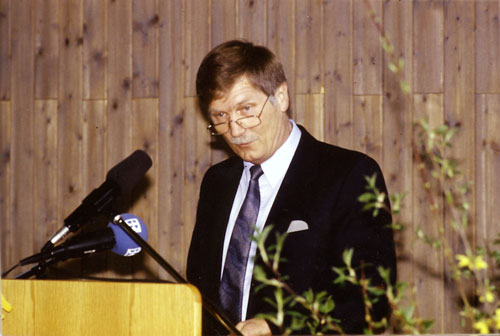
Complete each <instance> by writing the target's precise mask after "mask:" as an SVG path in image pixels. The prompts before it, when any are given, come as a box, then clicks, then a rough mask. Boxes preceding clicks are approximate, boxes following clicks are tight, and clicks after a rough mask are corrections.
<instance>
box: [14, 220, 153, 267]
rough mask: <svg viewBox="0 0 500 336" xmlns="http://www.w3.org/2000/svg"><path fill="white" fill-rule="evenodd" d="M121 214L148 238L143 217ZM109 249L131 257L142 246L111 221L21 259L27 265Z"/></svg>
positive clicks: (133, 227)
mask: <svg viewBox="0 0 500 336" xmlns="http://www.w3.org/2000/svg"><path fill="white" fill-rule="evenodd" d="M121 216H122V218H123V219H124V221H125V223H127V225H128V226H130V227H131V228H132V230H134V231H135V232H136V233H137V234H139V235H140V236H141V238H142V239H144V240H147V239H148V229H147V228H146V225H144V222H143V221H142V219H140V218H139V217H137V216H134V215H131V214H128V213H125V214H121ZM109 249H111V251H112V252H114V253H116V254H118V255H121V256H124V257H131V256H133V255H136V254H137V253H139V252H140V251H141V247H140V246H139V245H138V244H137V243H136V242H135V241H134V240H133V239H131V238H130V237H129V236H128V235H127V233H126V232H125V231H123V229H122V228H121V227H120V226H119V225H115V224H113V223H109V224H108V227H107V228H106V229H104V230H98V231H94V232H89V233H86V234H82V235H76V236H74V237H72V238H70V239H68V240H67V241H65V242H64V243H63V244H61V245H58V246H56V247H55V248H54V249H52V250H51V251H48V252H41V253H37V254H34V255H32V256H31V257H28V258H25V259H23V260H21V261H20V264H21V265H27V264H32V263H36V262H40V261H43V260H48V259H56V260H66V259H69V258H81V257H85V256H88V255H91V254H94V253H97V252H101V251H106V250H109Z"/></svg>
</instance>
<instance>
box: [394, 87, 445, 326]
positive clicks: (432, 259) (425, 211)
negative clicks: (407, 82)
mask: <svg viewBox="0 0 500 336" xmlns="http://www.w3.org/2000/svg"><path fill="white" fill-rule="evenodd" d="M413 106H414V108H413V111H414V118H415V119H423V120H425V121H427V123H428V124H429V127H430V128H431V129H435V128H436V127H438V126H440V125H442V124H443V123H444V106H443V95H442V94H432V93H431V94H416V95H415V97H414V101H413ZM415 140H417V139H415ZM412 168H413V176H414V179H413V188H412V189H413V192H412V193H411V194H410V195H407V196H406V201H405V202H404V204H405V209H404V212H406V210H407V207H412V208H413V211H412V214H413V218H411V219H410V220H411V221H410V222H409V223H408V222H407V223H404V224H406V225H408V224H410V227H407V228H406V230H405V232H402V235H403V236H404V239H403V240H402V242H404V243H405V244H403V245H399V246H398V247H399V250H400V251H401V254H400V257H401V259H402V262H400V263H399V265H398V267H399V269H401V265H405V266H403V267H407V266H406V265H407V264H408V263H409V266H411V267H412V268H411V273H409V272H408V270H406V269H405V273H404V274H401V272H400V279H404V278H411V279H413V281H414V285H415V287H416V290H417V292H416V300H417V305H418V309H419V312H420V314H421V316H422V317H423V318H425V319H434V320H435V322H434V327H433V329H432V331H433V332H435V333H444V332H446V331H447V330H448V329H447V328H445V327H446V323H445V321H444V320H443V318H442V317H443V316H444V309H445V307H444V297H443V293H444V287H445V283H444V272H443V267H444V256H443V252H442V251H441V250H439V249H432V248H431V247H430V246H429V245H427V244H425V243H423V242H422V240H417V237H416V235H415V232H416V231H417V230H419V229H420V230H422V232H424V233H425V234H427V235H428V236H430V237H437V236H438V224H442V223H443V221H444V212H443V210H442V209H443V208H442V206H443V199H442V198H441V197H437V198H436V199H435V200H436V202H437V204H438V205H439V209H441V210H440V211H439V212H435V211H432V209H431V204H430V203H429V199H428V197H427V190H426V189H425V188H424V184H423V181H422V179H421V177H420V173H419V171H418V166H417V165H416V164H415V165H414V166H413V167H412ZM431 186H432V187H433V188H435V187H436V186H435V183H431ZM406 231H409V232H406ZM398 235H399V234H398Z"/></svg>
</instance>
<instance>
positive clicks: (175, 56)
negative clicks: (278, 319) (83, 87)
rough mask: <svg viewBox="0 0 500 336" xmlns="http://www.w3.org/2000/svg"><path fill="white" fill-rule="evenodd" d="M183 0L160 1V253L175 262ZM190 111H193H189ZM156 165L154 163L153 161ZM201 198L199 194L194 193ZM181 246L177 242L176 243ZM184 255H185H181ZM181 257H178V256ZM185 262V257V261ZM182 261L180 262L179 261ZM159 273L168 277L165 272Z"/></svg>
mask: <svg viewBox="0 0 500 336" xmlns="http://www.w3.org/2000/svg"><path fill="white" fill-rule="evenodd" d="M184 10H185V5H184V3H183V2H181V1H165V2H163V1H162V2H160V18H161V20H162V21H161V24H160V43H159V45H160V67H159V70H160V93H159V111H160V113H159V117H158V120H159V137H158V153H159V158H158V162H157V163H156V164H157V165H158V168H159V177H158V191H159V195H158V221H159V223H158V224H159V237H158V240H159V242H160V247H159V249H158V250H159V251H158V252H159V253H161V254H162V256H163V257H164V258H166V259H167V260H168V261H172V260H173V257H174V255H175V254H176V253H177V252H176V250H175V248H174V247H175V246H176V245H175V244H178V241H179V237H182V236H181V235H180V234H179V233H182V232H183V226H184V220H183V214H184V210H183V209H184V205H183V200H184V198H183V197H180V195H182V194H183V188H184V155H183V142H184V127H183V123H184V115H185V110H184V104H183V99H184V82H185V76H186V75H185V71H184V44H185V41H184V39H183V32H184V18H183V16H182V15H181V14H182V13H183V12H184ZM190 112H191V111H190ZM153 164H155V163H153ZM192 196H193V197H196V198H197V197H198V196H197V195H192ZM177 246H178V245H177ZM180 258H182V257H180ZM177 260H178V259H177ZM183 261H184V262H185V259H184V260H183ZM177 262H179V261H177ZM160 275H161V276H162V277H164V278H168V276H167V275H166V274H165V271H160Z"/></svg>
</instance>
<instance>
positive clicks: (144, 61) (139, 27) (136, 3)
mask: <svg viewBox="0 0 500 336" xmlns="http://www.w3.org/2000/svg"><path fill="white" fill-rule="evenodd" d="M132 6H133V10H132V13H133V19H132V20H133V23H132V24H133V33H132V50H133V53H132V58H133V67H134V68H133V76H134V77H133V78H134V80H133V90H134V91H133V96H134V97H137V98H148V97H158V22H159V21H160V17H159V15H158V1H157V0H147V1H144V0H133V3H132Z"/></svg>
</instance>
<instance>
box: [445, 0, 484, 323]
mask: <svg viewBox="0 0 500 336" xmlns="http://www.w3.org/2000/svg"><path fill="white" fill-rule="evenodd" d="M444 7H445V8H444V9H445V17H444V27H445V28H444V34H445V37H444V39H445V43H444V59H445V60H446V62H445V64H444V69H445V70H444V115H445V122H446V123H447V124H448V125H450V126H452V127H459V128H460V132H459V133H458V134H457V135H456V136H455V137H454V142H453V147H452V148H451V149H450V152H449V154H450V156H451V157H454V158H456V159H458V160H460V171H461V176H460V178H459V179H457V181H459V183H460V182H461V183H465V182H467V181H472V180H473V179H474V168H475V167H474V166H475V164H474V157H472V156H469V155H467V154H466V153H472V152H474V149H475V137H474V130H475V118H474V113H471V112H472V111H474V108H475V104H474V86H473V85H471V79H472V78H474V46H473V44H474V23H475V20H474V3H473V2H469V1H458V2H445V4H444ZM465 41H468V42H467V43H465ZM470 196H471V199H472V204H471V212H472V213H474V206H475V199H474V197H475V191H474V190H472V192H471V195H470ZM451 219H452V217H451V214H449V213H445V221H447V222H448V223H449V222H450V220H451ZM475 230H476V228H474V227H469V234H470V235H471V236H472V237H474V235H475ZM446 236H447V237H448V238H449V240H450V241H451V246H452V247H453V249H454V251H455V253H461V252H463V248H464V247H463V246H461V244H460V243H459V240H458V239H457V237H456V236H455V234H454V233H453V232H452V230H451V229H450V230H449V231H447V232H446ZM445 280H446V286H445V291H444V295H445V310H444V312H445V320H446V321H447V323H450V324H449V325H447V332H448V331H449V332H459V331H460V330H461V328H460V317H459V311H460V308H459V307H457V305H456V304H455V303H454V301H456V300H457V297H458V296H457V291H456V287H455V286H456V285H455V284H454V282H453V280H452V279H451V278H447V279H445ZM469 290H471V288H469Z"/></svg>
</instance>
